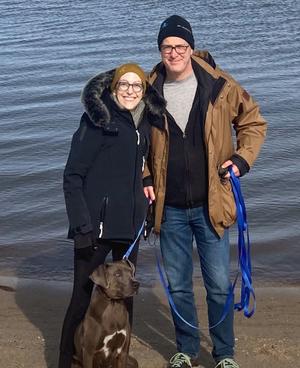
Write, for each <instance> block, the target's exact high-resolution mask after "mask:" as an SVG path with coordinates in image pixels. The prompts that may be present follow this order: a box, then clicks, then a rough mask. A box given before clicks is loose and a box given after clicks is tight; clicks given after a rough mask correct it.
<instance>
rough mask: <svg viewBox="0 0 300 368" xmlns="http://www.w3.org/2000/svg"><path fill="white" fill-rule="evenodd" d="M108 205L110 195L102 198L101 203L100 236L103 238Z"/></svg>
mask: <svg viewBox="0 0 300 368" xmlns="http://www.w3.org/2000/svg"><path fill="white" fill-rule="evenodd" d="M107 205H108V197H107V196H105V197H103V199H102V203H101V207H100V221H99V236H98V237H99V238H102V236H103V231H104V222H105V215H106V208H107Z"/></svg>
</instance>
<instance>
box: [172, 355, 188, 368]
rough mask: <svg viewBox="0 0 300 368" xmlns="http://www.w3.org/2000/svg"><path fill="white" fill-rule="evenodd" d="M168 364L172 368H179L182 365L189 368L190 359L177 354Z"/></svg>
mask: <svg viewBox="0 0 300 368" xmlns="http://www.w3.org/2000/svg"><path fill="white" fill-rule="evenodd" d="M170 363H171V364H172V367H179V368H180V367H181V366H182V364H183V363H186V364H187V365H188V366H189V367H190V366H191V361H190V358H189V357H188V356H187V355H185V354H183V353H177V354H175V355H174V356H173V357H172V358H171V359H170Z"/></svg>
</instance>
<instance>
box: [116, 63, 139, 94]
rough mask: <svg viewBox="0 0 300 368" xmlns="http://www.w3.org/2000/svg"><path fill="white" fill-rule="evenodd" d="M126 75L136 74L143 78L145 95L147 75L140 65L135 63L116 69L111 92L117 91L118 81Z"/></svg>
mask: <svg viewBox="0 0 300 368" xmlns="http://www.w3.org/2000/svg"><path fill="white" fill-rule="evenodd" d="M126 73H135V74H137V75H138V76H139V77H140V78H141V81H142V84H143V90H144V93H145V91H146V74H145V72H144V71H143V69H142V68H141V67H140V66H139V65H138V64H133V63H128V64H123V65H121V66H119V67H118V68H117V69H116V71H115V74H114V78H113V80H112V82H111V85H110V89H111V91H112V92H113V91H114V90H115V88H116V84H117V83H118V81H119V80H120V78H121V77H122V75H124V74H126Z"/></svg>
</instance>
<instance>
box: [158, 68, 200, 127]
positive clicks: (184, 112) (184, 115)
mask: <svg viewBox="0 0 300 368" xmlns="http://www.w3.org/2000/svg"><path fill="white" fill-rule="evenodd" d="M197 84H198V83H197V79H196V77H195V74H194V73H192V74H191V75H190V76H188V77H187V78H186V79H183V80H180V81H172V82H168V81H166V82H165V83H164V97H165V99H166V101H167V110H168V111H169V113H170V114H171V115H172V116H173V118H174V119H175V121H176V124H177V125H178V126H179V127H180V129H181V130H182V131H183V132H184V131H185V127H186V125H187V122H188V120H189V115H190V111H191V108H192V105H193V101H194V98H195V94H196V90H197Z"/></svg>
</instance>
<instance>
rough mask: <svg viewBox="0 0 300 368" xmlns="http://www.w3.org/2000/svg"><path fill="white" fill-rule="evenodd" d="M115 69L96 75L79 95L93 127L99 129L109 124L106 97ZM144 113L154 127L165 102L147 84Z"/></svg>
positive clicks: (161, 114)
mask: <svg viewBox="0 0 300 368" xmlns="http://www.w3.org/2000/svg"><path fill="white" fill-rule="evenodd" d="M114 72H115V69H112V70H109V71H107V72H104V73H100V74H97V75H96V76H94V77H93V78H91V79H90V80H89V81H88V82H87V84H86V85H85V86H84V88H83V90H82V93H81V101H82V103H83V105H84V108H85V111H86V113H87V114H88V116H89V118H90V120H91V121H92V123H93V124H94V125H95V126H98V127H101V126H103V125H107V124H109V123H110V122H111V113H110V108H109V104H108V103H107V96H108V95H109V94H110V85H111V82H112V79H113V75H114ZM144 102H145V112H146V114H147V118H148V120H149V122H150V124H153V125H155V124H156V123H157V122H158V121H159V120H161V118H162V116H163V114H164V112H165V109H166V101H165V100H164V99H163V97H162V96H161V95H160V94H159V93H158V92H157V90H156V89H155V88H154V87H152V86H151V85H150V84H149V83H147V89H146V93H145V96H144Z"/></svg>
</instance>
